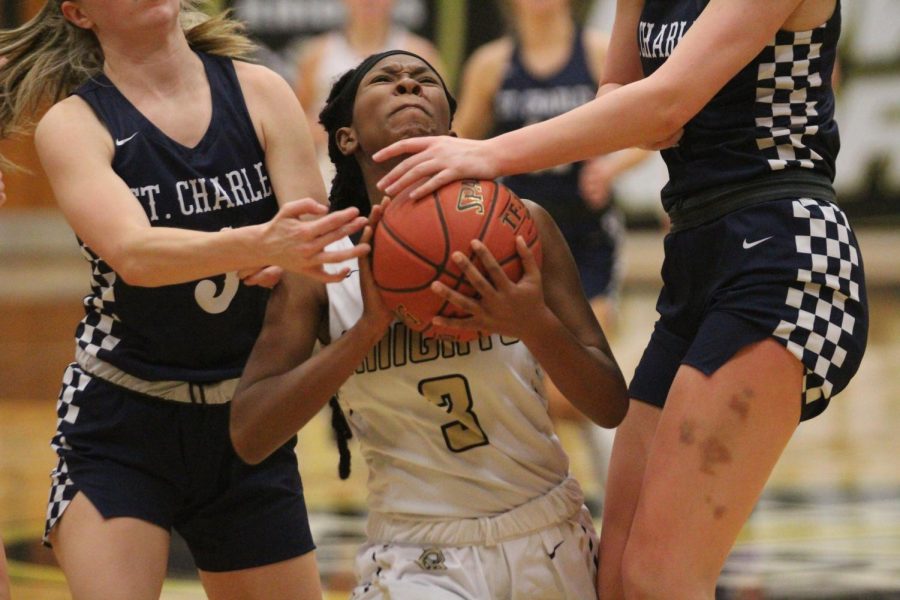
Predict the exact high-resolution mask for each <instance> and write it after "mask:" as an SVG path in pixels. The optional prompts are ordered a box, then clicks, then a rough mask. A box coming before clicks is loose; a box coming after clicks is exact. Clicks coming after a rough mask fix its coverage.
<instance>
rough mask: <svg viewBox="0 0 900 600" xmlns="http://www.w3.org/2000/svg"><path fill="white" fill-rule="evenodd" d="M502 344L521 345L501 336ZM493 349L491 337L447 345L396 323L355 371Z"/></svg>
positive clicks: (369, 371)
mask: <svg viewBox="0 0 900 600" xmlns="http://www.w3.org/2000/svg"><path fill="white" fill-rule="evenodd" d="M498 338H499V340H500V343H501V344H503V345H504V346H511V345H513V344H516V343H518V342H519V340H518V339H516V338H507V337H503V336H498ZM493 347H494V340H493V338H490V337H481V338H478V340H477V341H473V342H447V341H440V340H436V339H434V338H428V337H424V336H422V334H420V333H419V332H417V331H412V330H411V329H409V328H408V327H407V326H406V325H404V324H403V323H401V322H400V321H397V322H395V323H394V324H393V326H392V327H391V328H390V330H388V333H387V334H386V335H385V336H384V337H383V338H381V341H380V342H378V343H377V344H376V345H375V347H373V348H372V349H371V350H369V354H368V355H367V356H366V359H365V360H364V361H363V363H362V364H361V365H360V366H359V367H358V368H357V369H356V373H372V372H375V371H382V370H385V369H390V368H392V367H402V366H403V365H405V364H408V363H410V364H418V363H426V362H431V361H434V360H437V359H439V358H453V357H454V356H466V355H468V354H471V353H472V351H473V349H476V350H480V351H482V352H488V351H490V350H491V349H493Z"/></svg>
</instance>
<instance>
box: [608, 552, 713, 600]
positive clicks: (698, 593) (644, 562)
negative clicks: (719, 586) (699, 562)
mask: <svg viewBox="0 0 900 600" xmlns="http://www.w3.org/2000/svg"><path fill="white" fill-rule="evenodd" d="M667 554H668V553H667V552H665V551H664V550H661V549H660V548H659V546H658V545H657V544H653V543H641V542H639V541H637V540H629V542H628V545H627V546H626V548H625V553H624V554H623V556H622V567H621V575H622V587H623V590H624V596H625V598H628V599H629V600H662V599H665V600H713V598H715V577H712V578H711V579H710V578H707V577H704V576H703V575H702V574H700V573H697V572H696V571H695V569H693V568H692V566H691V565H690V564H689V561H687V562H686V561H685V560H682V559H683V558H686V557H685V556H684V555H683V554H681V553H680V552H673V553H671V555H667Z"/></svg>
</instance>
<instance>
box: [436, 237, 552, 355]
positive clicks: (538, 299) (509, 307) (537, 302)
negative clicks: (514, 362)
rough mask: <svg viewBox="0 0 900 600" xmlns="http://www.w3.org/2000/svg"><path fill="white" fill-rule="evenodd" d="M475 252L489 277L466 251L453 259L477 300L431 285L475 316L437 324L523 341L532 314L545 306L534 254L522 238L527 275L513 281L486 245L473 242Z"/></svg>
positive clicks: (520, 245)
mask: <svg viewBox="0 0 900 600" xmlns="http://www.w3.org/2000/svg"><path fill="white" fill-rule="evenodd" d="M472 250H474V252H475V256H476V257H477V258H478V260H479V261H480V262H481V264H482V265H483V266H484V270H485V272H486V274H487V276H485V275H484V274H482V273H481V271H479V270H478V268H477V267H476V266H475V265H474V264H473V263H472V261H470V260H469V259H468V258H466V256H465V255H464V254H463V253H462V252H454V253H453V257H452V258H453V261H454V262H456V264H457V265H458V266H459V267H460V269H461V270H462V272H463V275H464V276H465V278H466V280H467V281H468V282H469V283H470V284H471V285H472V287H473V288H475V291H476V292H478V297H477V298H470V297H468V296H465V295H463V294H460V293H459V292H457V291H455V290H452V289H450V288H449V287H448V286H446V285H444V284H443V283H441V282H439V281H435V282H434V283H432V284H431V290H432V291H433V292H434V293H436V294H437V295H438V296H440V297H442V298H443V299H445V300H447V301H448V302H450V303H452V304H454V305H456V306H458V307H459V308H461V309H462V310H464V311H465V312H467V313H469V314H470V315H471V316H470V317H466V318H460V319H453V318H447V317H434V319H433V320H432V321H433V323H434V324H435V325H436V326H439V327H453V328H457V329H469V330H476V331H483V332H489V333H499V334H501V335H505V336H509V337H516V338H521V337H522V334H523V333H524V332H525V331H526V330H527V327H528V322H529V318H528V315H529V314H532V311H535V310H540V308H541V307H543V306H545V304H544V291H543V287H542V282H541V269H540V267H539V266H538V264H537V261H536V260H535V257H534V254H533V253H532V252H531V250H530V249H529V248H528V244H526V243H525V240H524V239H523V238H522V236H518V237H517V238H516V251H517V252H518V254H519V257H520V258H521V260H522V267H523V270H524V272H523V274H522V278H521V279H519V281H517V282H513V281H511V280H510V279H509V277H507V275H506V273H505V272H504V271H503V268H502V267H501V266H500V264H499V263H498V262H497V260H496V259H495V258H494V256H493V255H492V254H491V252H490V251H489V250H488V249H487V247H486V246H485V245H484V244H483V243H481V242H480V241H478V240H473V241H472Z"/></svg>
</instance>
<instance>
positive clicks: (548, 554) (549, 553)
mask: <svg viewBox="0 0 900 600" xmlns="http://www.w3.org/2000/svg"><path fill="white" fill-rule="evenodd" d="M564 541H566V540H563V541H562V542H560V543H558V544H557V545H555V546H553V551H552V552H548V553H547V556H549V557H550V560H553V559H554V558H556V550H557V548H559V547H560V546H562V545H563V542H564Z"/></svg>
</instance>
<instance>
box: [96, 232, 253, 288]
mask: <svg viewBox="0 0 900 600" xmlns="http://www.w3.org/2000/svg"><path fill="white" fill-rule="evenodd" d="M101 258H104V260H106V261H107V262H108V263H109V264H110V266H111V267H112V268H113V269H115V270H116V272H117V273H118V274H119V276H120V277H122V279H124V280H125V281H126V282H128V283H130V284H132V285H140V286H144V287H156V286H162V285H172V284H177V283H184V282H187V281H193V280H195V279H201V278H204V277H211V276H213V275H218V274H221V273H227V272H230V271H239V270H243V269H255V268H260V267H263V266H267V265H268V264H271V261H269V260H266V258H267V257H266V256H265V255H264V251H263V248H262V244H261V236H260V228H259V226H249V227H241V228H238V229H224V230H222V231H217V232H203V231H191V230H187V229H177V228H171V227H141V228H136V230H135V231H134V232H132V234H131V235H128V236H123V237H122V241H121V242H120V244H119V245H118V248H116V249H115V250H114V251H113V252H111V253H110V256H102V257H101Z"/></svg>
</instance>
